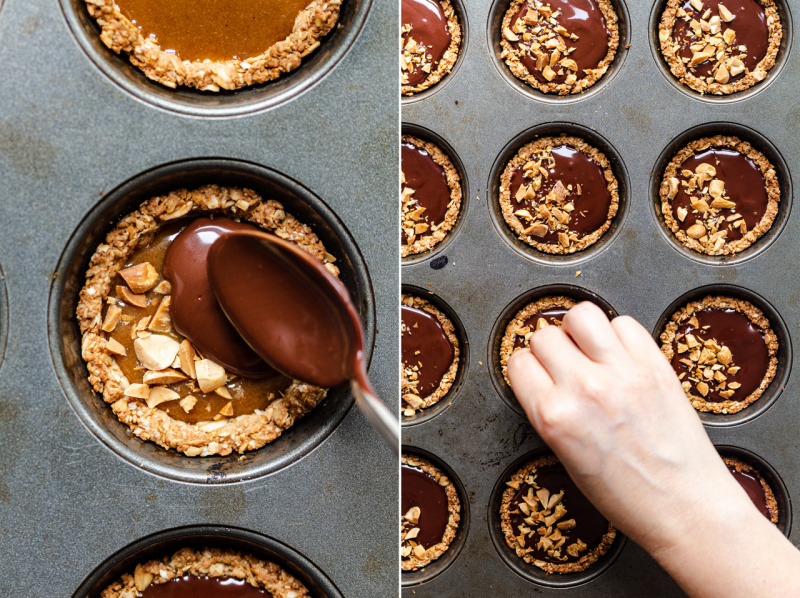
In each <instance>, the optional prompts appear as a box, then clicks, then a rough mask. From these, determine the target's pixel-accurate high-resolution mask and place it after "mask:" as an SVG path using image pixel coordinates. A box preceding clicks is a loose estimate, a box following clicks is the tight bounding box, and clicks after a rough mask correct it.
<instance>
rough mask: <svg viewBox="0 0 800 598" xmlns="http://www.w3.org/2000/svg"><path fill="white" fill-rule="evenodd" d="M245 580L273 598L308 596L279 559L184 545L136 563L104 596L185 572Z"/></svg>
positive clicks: (136, 591) (120, 596)
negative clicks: (159, 556)
mask: <svg viewBox="0 0 800 598" xmlns="http://www.w3.org/2000/svg"><path fill="white" fill-rule="evenodd" d="M187 575H188V576H192V577H209V578H228V579H236V580H242V581H244V582H246V583H247V584H249V585H250V586H252V587H254V588H258V589H259V590H262V591H264V592H268V593H269V594H270V595H271V596H272V597H273V598H304V597H307V596H310V594H309V591H308V589H306V587H305V586H304V585H303V584H302V583H301V582H300V580H298V579H296V578H295V577H293V576H292V575H290V574H289V573H287V572H286V571H284V570H283V569H282V568H281V567H279V566H278V565H276V564H275V563H270V562H266V561H262V560H260V559H257V558H255V557H252V556H250V555H248V554H244V553H241V552H238V551H233V550H228V549H219V548H206V549H203V550H194V549H192V548H181V549H180V550H178V551H177V552H176V553H175V554H173V555H172V556H170V557H164V558H163V559H154V560H150V561H147V562H146V563H140V564H138V565H136V568H135V569H134V571H133V573H125V574H124V575H123V576H122V577H121V578H120V579H119V580H118V581H115V582H114V583H112V584H111V585H110V586H108V587H107V588H106V589H104V590H103V592H102V594H100V598H135V597H137V596H142V592H144V591H145V590H147V588H149V587H151V586H156V585H161V584H164V583H168V582H170V581H172V580H173V579H180V578H182V577H184V576H187Z"/></svg>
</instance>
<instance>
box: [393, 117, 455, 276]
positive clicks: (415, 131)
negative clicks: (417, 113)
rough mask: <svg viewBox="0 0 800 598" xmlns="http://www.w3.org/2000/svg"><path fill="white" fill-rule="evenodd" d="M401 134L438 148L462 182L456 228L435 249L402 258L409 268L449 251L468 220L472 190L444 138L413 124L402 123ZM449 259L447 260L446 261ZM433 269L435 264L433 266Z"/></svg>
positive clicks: (403, 263) (451, 148)
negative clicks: (449, 247) (448, 248)
mask: <svg viewBox="0 0 800 598" xmlns="http://www.w3.org/2000/svg"><path fill="white" fill-rule="evenodd" d="M401 134H402V135H412V136H413V137H417V138H419V139H422V140H423V141H429V142H431V143H433V144H434V145H436V146H438V147H439V149H441V150H442V151H443V152H444V153H445V154H446V155H447V157H448V158H450V162H451V163H452V164H453V166H454V167H455V169H456V172H458V177H459V179H460V182H461V209H460V210H459V212H458V220H457V221H456V224H455V226H453V228H452V229H450V232H449V233H447V236H446V237H445V238H444V239H442V240H441V241H440V242H439V243H437V244H436V245H435V246H434V247H433V249H430V250H428V251H425V252H423V253H417V254H415V255H409V256H407V257H404V258H402V261H401V263H402V265H403V266H407V265H411V264H419V263H422V262H425V261H428V260H435V258H437V257H438V256H439V255H440V254H442V253H444V251H445V250H446V249H447V246H448V245H450V243H451V242H452V241H453V239H455V238H456V236H457V235H458V232H459V231H460V230H461V227H462V225H463V224H464V221H465V220H466V219H467V210H468V209H469V199H470V188H469V181H468V180H467V174H466V170H465V169H464V164H463V162H461V159H460V158H459V157H458V154H457V153H456V151H455V150H454V149H453V147H452V146H451V145H450V144H449V143H447V142H446V141H445V140H444V139H443V138H442V137H440V136H439V135H437V134H436V133H434V132H433V131H430V130H428V129H426V128H425V127H420V126H419V125H415V124H411V123H402V125H401ZM446 259H447V258H445V260H446ZM431 267H433V264H432V266H431Z"/></svg>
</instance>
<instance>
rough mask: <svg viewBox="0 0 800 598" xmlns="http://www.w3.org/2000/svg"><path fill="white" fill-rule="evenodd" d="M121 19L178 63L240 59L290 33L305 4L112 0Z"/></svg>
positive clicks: (294, 0)
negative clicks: (133, 26)
mask: <svg viewBox="0 0 800 598" xmlns="http://www.w3.org/2000/svg"><path fill="white" fill-rule="evenodd" d="M116 3H117V5H118V6H119V8H120V11H121V12H122V14H123V15H124V16H125V17H126V18H128V19H129V20H130V21H131V22H132V23H133V24H134V25H136V26H137V27H139V29H140V30H141V31H142V35H143V36H144V37H145V38H147V37H152V38H155V39H156V41H157V42H158V44H159V45H160V46H161V49H162V50H164V51H165V52H168V53H174V54H177V55H178V56H179V57H180V58H181V60H198V61H202V60H206V59H209V60H214V61H226V60H232V59H236V58H238V59H240V60H243V59H245V58H252V57H254V56H258V55H260V54H263V53H264V52H266V50H267V49H268V48H269V47H270V46H271V45H272V44H274V43H275V42H279V41H281V40H284V39H286V37H288V36H289V34H291V32H292V29H293V27H294V21H295V19H296V18H297V15H298V13H299V12H300V11H301V10H303V9H304V8H305V7H306V5H307V4H308V0H270V1H269V2H264V1H263V0H225V1H224V2H220V1H219V0H170V1H169V2H165V1H164V0H116Z"/></svg>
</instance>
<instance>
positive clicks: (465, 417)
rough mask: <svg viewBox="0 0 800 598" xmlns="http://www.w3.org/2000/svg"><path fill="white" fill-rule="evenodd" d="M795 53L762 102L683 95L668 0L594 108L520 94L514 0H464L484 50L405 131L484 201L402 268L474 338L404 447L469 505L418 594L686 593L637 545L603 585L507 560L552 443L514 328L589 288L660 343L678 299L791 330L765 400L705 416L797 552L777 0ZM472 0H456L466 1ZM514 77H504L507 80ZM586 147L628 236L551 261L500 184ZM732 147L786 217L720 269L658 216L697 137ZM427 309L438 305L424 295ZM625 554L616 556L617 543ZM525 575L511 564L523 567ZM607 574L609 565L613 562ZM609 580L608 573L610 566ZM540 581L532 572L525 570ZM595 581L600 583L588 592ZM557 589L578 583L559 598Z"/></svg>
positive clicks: (796, 417) (644, 7) (792, 257)
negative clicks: (551, 138)
mask: <svg viewBox="0 0 800 598" xmlns="http://www.w3.org/2000/svg"><path fill="white" fill-rule="evenodd" d="M776 3H777V4H778V6H779V9H780V11H781V16H782V19H783V25H784V40H783V43H782V45H781V53H780V55H779V57H778V61H777V65H776V66H775V67H774V69H773V70H772V71H771V72H770V74H769V75H768V77H767V79H766V80H765V81H763V82H762V83H760V84H759V85H757V86H756V87H754V88H753V89H751V90H749V91H746V92H742V93H740V94H737V95H735V96H733V97H730V98H717V97H701V96H699V95H698V94H695V93H694V92H692V91H691V90H688V89H680V86H679V84H677V82H675V81H674V79H673V78H672V75H670V74H669V71H668V70H667V69H666V66H665V63H664V61H663V60H662V58H661V55H660V52H659V50H658V38H657V33H656V31H657V25H658V17H659V16H660V11H661V10H662V9H663V6H664V4H665V2H664V0H657V1H655V2H636V3H634V2H623V1H622V0H614V4H615V6H616V7H617V9H618V10H617V14H618V16H619V17H620V32H621V40H623V41H622V45H623V46H624V45H626V44H630V48H627V49H626V48H624V47H621V48H620V52H619V54H618V57H617V59H616V60H615V61H614V64H613V65H612V67H611V69H609V72H608V73H607V74H606V75H605V77H604V78H603V79H602V80H601V81H600V82H599V83H598V84H597V85H596V87H594V88H591V89H590V90H589V91H588V92H587V93H585V94H583V95H582V96H577V97H576V96H567V97H565V98H558V97H551V96H547V97H545V96H544V95H543V94H541V93H539V92H537V91H536V90H533V89H530V88H528V89H525V88H524V87H521V86H520V85H518V84H517V82H516V80H515V78H514V77H513V76H512V75H511V74H510V72H507V69H506V67H505V66H504V63H502V61H500V59H499V57H498V55H497V54H498V52H499V50H498V39H499V31H497V24H498V22H499V21H498V19H499V18H500V17H501V16H502V13H503V11H504V6H506V5H507V4H508V2H507V1H506V0H496V1H495V2H493V3H486V2H481V1H479V0H463V7H462V8H463V10H464V11H465V13H466V21H468V22H469V25H470V35H469V45H468V46H466V47H465V48H464V49H463V50H462V51H463V52H464V53H465V55H464V56H463V57H462V58H461V63H460V65H459V68H458V70H457V71H455V72H454V73H452V74H451V75H449V77H448V79H447V80H443V81H442V84H440V85H441V88H440V89H438V90H437V91H436V92H435V93H433V92H431V93H429V95H427V96H425V97H422V98H412V99H404V100H403V101H402V120H403V123H404V127H406V128H407V129H413V130H415V131H417V133H418V134H419V136H424V135H422V133H423V132H424V131H426V130H427V131H430V132H431V133H433V134H434V135H436V136H437V138H439V139H441V140H444V141H445V142H446V144H447V146H448V147H449V148H450V149H452V152H453V154H454V155H451V158H452V159H453V160H454V163H455V164H456V165H458V166H459V167H460V170H461V174H462V175H463V177H464V179H465V188H466V189H468V190H469V193H470V197H469V202H468V203H466V204H465V212H464V213H463V214H462V222H461V223H460V225H459V228H458V230H456V231H455V232H454V233H453V236H452V238H451V239H449V241H448V242H447V245H446V246H444V247H443V248H442V249H441V250H436V249H435V250H434V251H433V252H431V253H430V254H427V255H425V256H419V257H417V258H416V259H414V260H405V261H404V262H403V266H402V274H401V275H402V279H403V283H404V286H407V287H409V288H415V289H422V290H423V291H424V293H429V294H431V295H430V298H431V300H434V301H439V302H441V303H443V304H445V305H447V306H448V307H449V309H450V310H451V311H452V313H453V314H454V315H455V316H456V319H454V320H453V321H454V323H456V326H457V327H458V326H459V325H460V326H461V327H462V328H463V329H462V330H461V331H460V332H459V334H460V335H461V336H462V337H466V338H468V339H469V343H470V345H469V346H470V359H469V362H468V363H466V364H465V371H464V372H463V374H461V375H462V376H463V382H462V383H461V385H460V386H459V387H458V388H457V389H456V390H455V391H454V393H451V395H449V396H448V397H445V398H444V399H443V401H444V402H446V404H447V406H446V407H445V408H443V409H442V410H441V412H440V413H438V414H437V415H436V416H435V417H431V418H426V416H425V414H424V412H423V414H422V415H418V416H416V418H417V419H416V420H415V421H411V422H404V427H403V441H404V444H406V445H409V446H412V447H415V448H417V449H418V450H420V451H427V452H428V453H430V454H431V455H433V456H434V457H435V458H436V459H437V460H438V461H440V462H441V463H443V464H444V465H446V466H448V467H449V468H451V469H452V470H453V472H454V473H455V474H456V475H457V476H458V478H459V479H460V480H461V482H462V483H463V486H464V491H465V493H466V496H467V499H468V500H469V504H470V515H469V517H470V521H469V528H468V531H467V538H466V545H465V546H464V547H463V549H462V550H461V551H460V553H456V552H455V551H454V552H453V553H452V554H451V553H449V552H448V553H445V555H443V557H442V558H443V559H449V560H450V561H451V562H450V563H449V564H448V566H447V567H446V569H445V570H444V571H442V572H441V573H440V574H439V575H436V576H435V577H433V578H431V579H429V580H426V581H423V582H422V583H419V581H417V580H413V579H411V578H410V577H408V576H404V577H403V595H404V596H408V597H409V598H410V597H411V596H413V597H414V598H425V597H432V596H436V597H437V598H439V597H441V598H448V597H453V598H456V597H458V598H462V597H466V598H469V597H472V596H475V597H477V596H484V595H486V593H487V590H489V591H491V592H493V593H495V594H497V595H504V596H505V595H508V596H512V595H527V594H530V593H541V594H544V595H548V594H551V593H555V592H556V591H557V592H558V595H560V596H574V597H593V598H594V597H602V596H609V597H611V596H665V597H669V596H681V595H683V594H682V592H681V591H680V589H679V588H678V587H677V585H676V584H675V583H674V582H673V581H672V580H671V579H670V578H669V577H668V576H667V575H666V573H665V572H664V571H663V570H662V569H661V568H660V567H659V566H658V565H657V564H656V563H655V562H654V561H653V560H652V559H651V558H650V557H649V556H648V555H647V554H646V553H645V552H644V551H643V550H641V549H640V548H639V547H638V546H637V545H636V544H635V543H634V542H630V541H628V542H625V544H624V546H621V544H622V543H621V542H620V540H621V538H620V539H618V540H617V542H620V544H619V545H620V546H621V548H620V549H619V554H618V556H617V557H616V559H615V560H614V559H609V560H610V561H612V562H610V563H609V564H608V566H607V567H606V568H605V570H602V571H600V572H599V575H594V574H592V569H589V570H588V571H587V577H586V578H584V579H579V580H575V584H577V585H574V584H573V585H571V584H570V583H569V580H550V579H545V580H541V579H537V578H536V577H535V575H533V574H526V573H525V571H521V570H520V569H521V567H520V566H521V565H524V563H523V562H522V560H521V559H518V560H519V564H520V566H513V565H511V564H508V565H507V564H506V560H505V558H504V556H505V555H503V554H502V553H503V550H504V541H502V537H501V536H500V535H498V532H499V529H498V528H497V526H498V523H497V519H498V518H497V517H496V516H495V514H494V510H495V507H496V504H495V503H496V496H495V494H496V492H495V493H493V490H494V489H496V487H499V485H500V484H502V483H503V482H504V478H505V476H506V475H508V474H509V473H511V471H510V470H511V468H512V467H513V466H514V465H515V464H516V463H520V464H521V463H522V460H523V459H524V458H525V457H527V456H529V455H530V454H536V453H538V452H539V451H543V450H546V446H545V445H544V443H543V442H542V440H541V439H540V438H539V437H538V436H537V434H536V433H535V431H534V430H533V428H532V427H531V426H530V424H529V423H528V422H527V420H526V419H525V418H524V417H523V415H522V412H521V410H520V409H519V407H518V405H516V404H515V402H514V400H513V395H512V394H511V393H510V389H509V388H508V386H507V385H506V384H505V382H504V380H503V378H502V374H501V373H500V371H499V356H498V355H497V351H498V347H499V342H500V338H501V337H502V335H503V332H504V330H505V326H506V324H507V322H508V320H509V318H511V317H512V316H513V314H514V313H515V311H516V309H519V308H520V307H522V305H523V304H525V303H527V302H528V300H533V299H534V298H536V297H538V296H542V295H544V294H567V295H570V294H571V295H572V296H573V297H575V298H576V299H579V298H581V297H580V293H579V291H577V290H574V289H573V292H572V293H570V292H569V291H570V289H569V287H577V288H578V289H580V290H581V291H582V292H583V293H586V294H589V295H590V296H593V297H594V298H595V300H596V301H599V302H605V303H606V305H605V306H604V307H606V308H607V309H611V310H613V311H614V312H615V313H619V314H629V315H631V316H633V317H634V318H636V319H637V320H638V321H639V322H641V323H642V324H643V325H644V326H645V328H647V329H648V330H650V331H652V332H653V336H654V337H658V335H659V334H660V332H661V327H662V326H663V322H664V321H665V319H666V318H668V317H669V316H670V315H671V313H672V311H673V310H674V308H676V307H679V303H678V302H679V300H680V302H684V301H688V300H689V299H690V298H693V297H695V296H697V295H698V294H700V295H702V294H705V293H706V292H708V293H720V294H723V293H725V294H733V295H736V296H743V297H746V298H750V300H752V301H754V302H755V303H756V304H757V305H758V306H759V307H761V308H762V309H764V310H765V313H767V314H768V317H770V320H771V323H772V325H773V330H775V332H776V333H777V334H778V335H779V338H780V341H781V349H780V354H779V371H778V375H777V377H776V380H775V381H774V382H773V384H772V386H771V388H770V390H769V392H768V393H766V394H765V396H763V397H762V398H761V399H759V401H758V402H757V403H755V404H754V405H752V406H751V407H749V408H748V409H746V410H745V411H743V412H742V413H741V414H738V415H735V416H728V417H724V416H713V417H712V416H710V415H704V416H702V419H703V423H704V424H705V426H706V431H707V432H708V434H709V436H710V437H711V439H712V441H713V442H714V444H715V445H717V446H718V447H720V450H723V448H724V450H725V451H727V452H728V453H730V452H734V453H736V454H739V455H742V456H743V457H744V458H745V459H748V460H750V461H751V462H753V464H754V465H755V466H757V467H759V469H760V470H761V471H762V474H763V475H764V476H765V477H767V478H768V479H769V480H770V481H771V482H773V483H774V485H773V489H774V490H775V493H776V497H778V500H779V504H780V506H781V507H782V510H783V513H784V514H783V515H782V520H781V524H780V528H781V529H782V531H784V533H786V534H787V535H788V536H789V538H790V539H791V540H792V542H793V543H794V544H796V545H797V544H800V529H799V528H800V526H798V525H793V521H792V518H793V515H792V503H793V502H795V503H797V501H800V462H798V460H797V458H796V454H797V450H798V447H800V404H799V403H798V401H799V400H800V382H799V381H798V380H797V373H798V372H800V368H799V367H798V364H797V361H796V360H797V357H796V356H795V354H794V353H793V351H792V346H793V344H794V343H795V342H796V338H797V336H798V332H800V327H799V326H798V323H799V322H800V301H798V296H800V283H798V282H797V276H795V274H794V269H795V268H796V264H797V263H798V259H799V258H800V249H798V248H799V247H800V245H798V243H797V238H798V235H800V214H798V210H795V209H793V202H794V191H793V186H792V181H793V178H796V177H797V173H798V172H800V109H798V108H797V107H796V102H795V94H796V91H795V90H796V88H797V86H798V84H800V78H799V76H798V73H800V56H798V54H797V52H795V51H794V50H793V48H792V38H793V34H792V33H793V32H792V15H797V14H800V1H798V0H786V1H784V0H780V1H777V0H776ZM458 4H459V3H458V2H457V3H456V5H458ZM504 69H505V70H504ZM561 132H564V133H571V134H578V135H581V136H583V137H584V138H586V139H587V141H588V142H589V143H592V144H594V145H595V146H596V147H598V149H601V150H602V151H603V152H604V153H605V154H606V156H607V157H608V158H609V160H610V161H611V163H612V167H613V168H614V170H615V174H616V176H617V179H618V181H619V183H620V212H619V214H618V215H617V221H616V224H614V225H613V226H612V228H611V230H609V232H607V233H606V234H605V235H604V237H603V239H602V240H601V241H600V242H599V243H598V244H597V245H596V246H593V247H592V248H590V249H589V250H587V251H585V252H581V253H577V254H573V255H571V256H550V255H546V254H543V253H539V252H536V251H535V250H533V249H532V248H530V247H528V246H527V245H524V244H522V243H519V241H517V240H516V239H515V237H514V236H513V235H512V234H511V233H510V230H509V229H508V227H507V225H506V224H505V222H504V220H503V219H502V216H501V215H500V213H499V209H498V206H497V203H498V186H499V175H500V172H501V171H502V168H503V167H504V166H505V163H506V161H507V160H508V159H509V158H510V157H511V156H512V155H513V153H514V152H515V151H516V149H518V148H519V147H520V146H521V145H522V144H524V143H526V142H527V141H530V140H531V139H532V138H533V137H534V136H536V135H540V136H541V135H552V134H557V133H561ZM715 133H721V134H735V135H739V136H740V137H742V138H743V139H745V140H747V141H750V142H751V143H752V144H753V145H754V146H755V147H756V148H758V149H760V150H761V151H762V152H764V153H765V154H766V155H767V156H768V157H769V159H770V161H771V162H772V164H773V165H774V166H775V168H776V170H777V173H778V176H779V178H780V182H781V191H782V197H781V207H780V212H779V215H778V217H777V219H776V222H775V224H774V225H773V228H772V230H771V231H770V232H769V233H768V234H767V235H765V237H763V238H762V239H760V240H759V242H758V243H756V244H755V245H754V246H753V247H752V248H751V249H749V250H747V251H746V252H744V253H743V254H741V255H739V256H736V257H728V258H719V257H707V256H701V255H700V254H695V253H692V252H690V251H688V250H685V249H683V248H682V246H680V247H679V246H678V245H676V244H675V243H673V242H672V240H671V233H668V231H667V230H666V229H665V228H664V225H663V224H662V221H661V219H660V200H659V198H658V195H657V194H658V187H659V184H660V182H661V172H662V170H663V166H664V165H665V164H666V161H668V160H669V159H670V158H671V157H672V155H673V153H674V152H675V151H676V150H677V149H679V148H680V147H682V146H683V145H685V143H686V142H688V141H690V140H691V139H694V138H698V137H701V136H705V135H712V134H715ZM423 296H424V295H423ZM613 550H617V549H614V548H612V551H613ZM512 562H513V561H512ZM598 567H601V565H598ZM601 568H603V567H601ZM528 573H530V572H528ZM589 578H591V579H589ZM553 585H559V586H569V587H562V588H561V589H558V590H556V589H554V588H553Z"/></svg>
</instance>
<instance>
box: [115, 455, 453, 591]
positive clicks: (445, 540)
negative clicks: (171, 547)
mask: <svg viewBox="0 0 800 598" xmlns="http://www.w3.org/2000/svg"><path fill="white" fill-rule="evenodd" d="M400 462H401V465H408V466H410V467H416V468H417V469H421V470H422V471H424V472H425V473H427V474H428V475H429V476H431V477H432V478H433V479H434V480H436V481H437V482H438V483H439V485H440V486H443V487H444V490H445V492H446V493H447V510H448V512H449V513H450V517H449V518H448V520H447V527H446V528H445V530H444V536H443V537H442V541H441V542H439V543H438V544H434V545H433V546H431V547H430V548H428V549H427V550H426V552H425V557H424V558H418V557H417V556H416V555H415V554H414V553H413V552H412V553H411V554H410V555H409V556H408V557H404V558H402V559H401V561H402V565H401V566H402V569H403V571H416V570H417V569H421V568H422V567H425V566H427V565H429V564H430V563H431V562H432V561H435V560H436V559H438V558H439V557H441V556H442V555H443V554H444V553H445V552H446V551H447V549H448V548H449V547H450V544H452V543H453V540H454V539H455V537H456V532H457V531H458V523H459V522H460V521H461V502H460V501H459V500H458V490H456V487H455V484H453V482H451V481H450V480H449V479H448V477H447V476H446V475H444V473H442V472H441V471H439V469H438V468H437V467H436V466H434V465H433V464H432V463H431V462H430V461H428V460H427V459H423V458H422V457H417V456H415V455H407V454H405V453H403V455H402V456H401V459H400ZM401 517H402V514H401ZM103 598H105V597H103Z"/></svg>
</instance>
